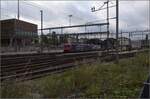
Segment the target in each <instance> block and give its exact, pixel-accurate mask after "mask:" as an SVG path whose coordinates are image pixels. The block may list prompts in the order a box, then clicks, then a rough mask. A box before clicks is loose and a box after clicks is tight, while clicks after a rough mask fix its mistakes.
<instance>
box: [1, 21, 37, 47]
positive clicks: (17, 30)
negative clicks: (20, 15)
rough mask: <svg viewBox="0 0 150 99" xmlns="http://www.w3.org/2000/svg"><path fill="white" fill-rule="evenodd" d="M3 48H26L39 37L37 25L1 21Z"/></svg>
mask: <svg viewBox="0 0 150 99" xmlns="http://www.w3.org/2000/svg"><path fill="white" fill-rule="evenodd" d="M0 24H1V46H15V45H17V46H26V45H30V44H31V43H32V40H33V39H34V38H36V37H38V34H37V25H36V24H32V23H29V22H25V21H22V20H17V19H8V20H1V21H0Z"/></svg>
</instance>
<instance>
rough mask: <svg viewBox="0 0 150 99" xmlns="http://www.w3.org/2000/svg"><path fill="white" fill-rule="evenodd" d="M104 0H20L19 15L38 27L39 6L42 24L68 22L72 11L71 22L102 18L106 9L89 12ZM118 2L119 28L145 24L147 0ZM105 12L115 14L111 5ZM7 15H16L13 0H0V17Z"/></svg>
mask: <svg viewBox="0 0 150 99" xmlns="http://www.w3.org/2000/svg"><path fill="white" fill-rule="evenodd" d="M104 1H105V0H103V1H20V16H21V17H20V19H21V20H25V21H29V22H33V23H35V24H38V28H40V10H43V12H44V28H46V27H54V26H64V25H69V17H68V15H73V16H72V18H71V24H72V25H76V24H86V23H88V22H99V23H100V22H106V21H104V19H106V10H101V11H97V12H91V7H93V6H95V8H96V9H98V8H99V7H101V6H102V5H103V3H104ZM119 3H120V7H119V26H120V30H123V31H130V30H136V29H138V30H144V29H148V28H149V18H150V13H149V6H150V5H149V0H145V1H143V0H141V1H139V0H136V1H128V0H127V1H120V2H119ZM111 5H115V1H113V0H112V2H110V6H111ZM104 7H106V5H105V6H104ZM109 14H110V16H109V17H110V18H111V17H115V14H116V13H115V8H110V13H109ZM8 18H17V1H1V19H8ZM99 20H101V21H99ZM110 30H111V31H115V20H110Z"/></svg>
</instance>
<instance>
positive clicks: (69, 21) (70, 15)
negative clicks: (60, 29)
mask: <svg viewBox="0 0 150 99" xmlns="http://www.w3.org/2000/svg"><path fill="white" fill-rule="evenodd" d="M68 16H69V26H71V17H72V15H71V14H70V15H68Z"/></svg>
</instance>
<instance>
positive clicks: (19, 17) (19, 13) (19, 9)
mask: <svg viewBox="0 0 150 99" xmlns="http://www.w3.org/2000/svg"><path fill="white" fill-rule="evenodd" d="M19 7H20V5H19V0H18V15H17V16H18V20H19V18H20V9H19Z"/></svg>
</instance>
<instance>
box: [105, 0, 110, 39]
mask: <svg viewBox="0 0 150 99" xmlns="http://www.w3.org/2000/svg"><path fill="white" fill-rule="evenodd" d="M105 3H106V4H107V23H109V0H107V1H106V2H105ZM107 38H109V25H107Z"/></svg>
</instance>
